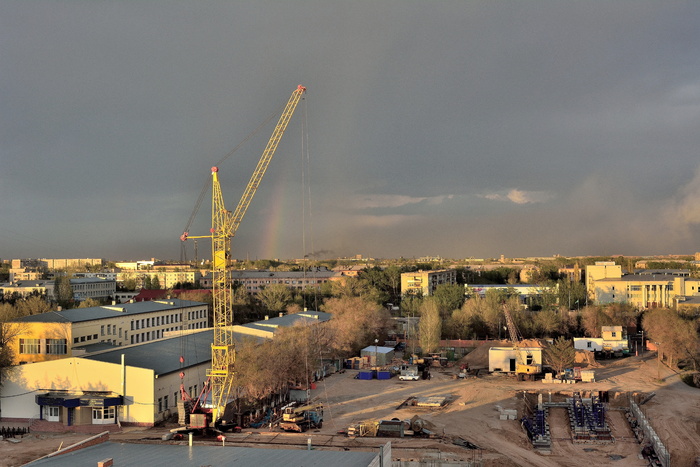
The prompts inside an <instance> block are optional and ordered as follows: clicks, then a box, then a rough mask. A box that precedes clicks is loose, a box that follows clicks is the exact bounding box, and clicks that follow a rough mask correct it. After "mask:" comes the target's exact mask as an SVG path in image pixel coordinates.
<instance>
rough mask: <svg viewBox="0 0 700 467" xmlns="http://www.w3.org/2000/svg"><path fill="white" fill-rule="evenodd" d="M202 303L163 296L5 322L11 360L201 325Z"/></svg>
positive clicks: (66, 353) (72, 352)
mask: <svg viewBox="0 0 700 467" xmlns="http://www.w3.org/2000/svg"><path fill="white" fill-rule="evenodd" d="M208 316H209V311H208V305H207V304H206V303H201V302H193V301H189V300H180V299H168V300H157V301H151V302H138V303H126V304H121V305H113V306H102V307H91V308H76V309H72V310H63V311H51V312H48V313H42V314H39V315H31V316H25V317H22V318H19V319H17V320H15V321H12V322H8V323H6V324H5V325H4V326H5V328H6V333H8V334H9V335H11V336H13V337H12V339H11V340H10V343H9V346H10V348H11V349H12V350H13V353H14V363H15V364H23V363H31V362H43V361H48V360H57V359H61V358H67V357H75V356H80V355H83V354H84V353H85V352H86V348H88V347H89V346H90V345H93V344H108V345H113V346H124V345H131V344H140V343H144V342H150V341H153V340H156V339H160V338H162V337H164V334H165V333H166V332H171V331H180V330H191V329H204V328H206V327H207V326H208V324H207V323H208Z"/></svg>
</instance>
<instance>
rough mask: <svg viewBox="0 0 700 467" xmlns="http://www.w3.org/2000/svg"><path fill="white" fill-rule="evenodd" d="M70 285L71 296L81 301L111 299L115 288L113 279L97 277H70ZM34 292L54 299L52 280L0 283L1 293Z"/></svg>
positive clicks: (115, 284)
mask: <svg viewBox="0 0 700 467" xmlns="http://www.w3.org/2000/svg"><path fill="white" fill-rule="evenodd" d="M70 285H71V288H72V289H73V298H74V299H75V300H77V301H83V300H85V299H87V298H92V299H95V300H111V299H112V297H114V293H115V292H116V290H117V283H116V282H115V281H113V280H108V279H101V278H98V277H92V278H89V277H85V278H75V279H71V280H70ZM35 293H38V294H40V295H43V296H45V297H46V299H47V300H54V299H55V296H54V281H53V280H40V281H20V282H14V283H7V284H0V294H3V295H8V294H9V295H13V294H17V296H20V297H27V296H29V295H32V294H35Z"/></svg>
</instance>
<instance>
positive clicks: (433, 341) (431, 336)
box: [418, 298, 442, 353]
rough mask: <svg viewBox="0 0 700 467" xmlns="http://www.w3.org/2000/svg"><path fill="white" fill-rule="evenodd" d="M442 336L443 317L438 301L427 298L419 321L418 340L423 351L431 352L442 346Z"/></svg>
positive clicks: (422, 306) (422, 305)
mask: <svg viewBox="0 0 700 467" xmlns="http://www.w3.org/2000/svg"><path fill="white" fill-rule="evenodd" d="M441 336H442V318H441V317H440V309H439V308H438V304H437V302H436V301H435V300H434V299H433V298H426V299H425V300H423V303H422V304H421V316H420V321H419V322H418V340H419V342H420V346H421V349H422V350H423V353H430V352H434V351H436V350H438V349H439V348H440V338H441Z"/></svg>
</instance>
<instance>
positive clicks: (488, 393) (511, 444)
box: [0, 354, 700, 467]
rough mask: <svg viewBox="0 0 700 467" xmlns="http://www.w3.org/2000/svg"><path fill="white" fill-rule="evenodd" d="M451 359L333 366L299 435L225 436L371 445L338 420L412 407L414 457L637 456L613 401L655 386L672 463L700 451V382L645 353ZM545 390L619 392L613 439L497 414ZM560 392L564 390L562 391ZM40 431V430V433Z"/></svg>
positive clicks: (615, 459)
mask: <svg viewBox="0 0 700 467" xmlns="http://www.w3.org/2000/svg"><path fill="white" fill-rule="evenodd" d="M456 372H457V369H456V367H453V368H445V369H434V370H433V372H432V379H431V380H421V381H406V382H403V381H399V380H398V379H397V378H392V379H390V380H370V381H365V380H359V379H354V378H353V377H354V374H355V373H356V372H353V371H350V370H349V371H347V372H345V373H343V374H335V375H332V376H330V377H328V378H326V379H325V380H323V381H320V382H319V383H318V386H317V389H315V390H312V391H311V396H312V398H314V399H315V400H318V401H319V402H321V403H323V404H324V407H325V413H324V425H323V428H322V429H320V430H314V431H312V432H307V433H304V434H301V435H291V434H287V433H281V432H279V431H276V430H273V431H272V432H271V431H270V430H269V429H261V430H245V431H244V432H243V433H239V434H229V435H228V440H229V441H228V443H230V444H239V445H250V446H255V445H261V444H266V445H277V446H279V445H286V444H294V445H299V446H305V445H306V442H307V439H308V438H311V440H312V444H313V445H315V446H319V447H320V446H326V447H335V448H337V449H342V448H352V447H365V448H367V449H376V448H377V447H378V446H379V445H381V444H383V443H384V442H386V441H387V440H389V438H382V439H377V438H357V439H351V438H348V437H345V436H343V435H339V434H338V432H342V431H345V430H347V428H348V427H349V426H350V425H352V424H355V423H358V422H360V421H364V420H370V419H374V420H379V419H392V418H398V419H400V420H405V419H410V418H411V417H412V416H414V415H419V416H420V417H422V418H424V419H425V420H428V421H429V422H431V423H433V424H434V426H435V432H436V434H437V435H439V438H438V439H415V438H391V442H392V453H393V457H394V459H404V460H410V459H414V460H418V459H420V458H435V457H440V458H441V459H443V460H444V459H453V460H461V461H469V460H473V459H483V461H484V465H485V466H496V465H498V466H508V465H513V466H516V465H518V466H533V467H534V466H551V467H555V466H568V465H571V466H574V465H581V464H584V463H586V464H593V465H597V466H619V467H622V466H644V465H647V464H646V462H645V461H643V460H642V459H640V457H639V453H640V451H641V447H640V445H639V444H638V443H637V442H636V440H635V439H634V437H633V435H632V432H631V430H630V429H629V427H628V425H627V423H626V420H625V418H624V414H623V412H622V411H618V410H615V406H619V405H623V403H624V401H625V400H626V397H627V392H643V393H649V392H655V393H656V395H655V396H654V397H653V398H652V399H651V400H650V401H649V402H648V403H646V404H645V405H644V406H643V407H644V410H645V412H646V414H647V416H648V417H650V418H651V420H652V425H653V427H654V429H655V430H656V432H657V433H658V435H659V436H660V437H661V439H662V441H663V442H664V443H665V444H666V446H667V448H668V449H669V451H670V452H671V458H672V464H673V465H679V466H686V465H688V466H692V465H693V463H694V461H695V458H696V456H700V433H699V432H698V427H699V426H700V397H699V396H700V390H698V389H694V388H690V387H688V386H686V385H685V384H683V383H682V382H681V381H680V379H679V377H678V376H677V375H675V374H674V373H673V372H672V371H671V370H669V369H668V368H666V367H665V366H663V365H658V364H657V361H656V360H655V359H654V355H652V354H649V355H648V356H646V357H629V358H626V359H622V360H612V361H608V362H603V363H601V364H600V367H599V368H596V379H597V382H595V383H578V384H575V385H551V384H543V383H542V382H517V381H515V379H514V378H512V377H508V376H499V375H485V376H480V377H478V378H471V379H467V380H461V379H456V378H454V375H455V374H456ZM550 390H551V391H552V393H553V398H556V397H557V395H556V393H557V392H559V391H561V392H565V393H569V394H570V393H571V392H572V391H583V392H584V393H585V394H588V393H590V392H592V391H601V390H602V391H610V392H611V393H619V394H618V397H617V399H615V400H611V404H610V406H611V410H609V411H608V422H609V424H610V426H611V428H612V430H613V435H614V436H615V438H616V442H615V443H614V444H611V445H574V444H573V443H572V442H571V438H570V432H569V427H568V419H567V416H566V413H565V411H564V409H561V411H557V410H553V411H552V412H551V414H550V420H549V422H550V426H551V433H552V437H553V442H552V453H551V454H550V455H543V454H539V453H537V452H535V451H534V450H533V449H532V447H531V445H530V443H529V441H528V439H527V437H526V435H525V433H524V430H523V429H522V428H521V426H520V422H519V421H518V420H500V418H499V413H500V412H499V409H516V410H517V411H518V418H519V417H521V416H522V414H523V408H524V404H525V402H524V395H523V391H542V392H543V393H544V397H545V399H547V398H548V397H549V391H550ZM439 395H443V396H450V397H451V399H452V402H451V403H450V404H449V405H447V406H444V407H441V408H438V409H430V408H416V407H408V408H406V407H404V408H401V409H398V410H397V407H398V406H399V405H400V404H401V403H402V402H404V401H405V400H406V399H407V398H409V397H410V396H419V397H420V396H425V397H427V396H439ZM561 397H564V396H563V395H562V396H561ZM166 431H167V429H163V428H154V429H151V430H127V431H125V432H123V433H119V434H116V435H113V436H112V439H114V440H129V439H131V440H139V439H143V438H150V439H160V436H161V434H162V433H164V432H166ZM41 438H44V439H41ZM84 438H85V436H84V435H75V434H71V435H64V436H63V437H59V436H56V435H44V436H42V435H41V434H32V435H30V436H29V437H27V438H25V439H23V440H22V442H21V443H18V444H12V443H9V442H8V441H3V442H2V443H1V444H0V455H2V458H3V461H2V464H3V465H21V464H22V463H24V462H28V461H29V460H31V459H36V458H38V457H40V456H42V455H45V454H47V453H49V452H51V451H54V450H56V449H57V447H58V446H59V444H60V443H63V445H64V446H66V445H69V444H71V443H73V442H75V441H77V440H79V439H84ZM459 439H463V440H466V441H469V442H471V443H473V444H476V445H477V446H479V447H480V448H481V449H480V450H477V451H474V450H470V449H467V448H465V447H462V446H459V445H457V444H454V443H453V440H459Z"/></svg>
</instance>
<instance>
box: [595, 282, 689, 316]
mask: <svg viewBox="0 0 700 467" xmlns="http://www.w3.org/2000/svg"><path fill="white" fill-rule="evenodd" d="M589 292H590V293H591V296H592V298H593V299H594V300H595V302H596V303H598V304H601V305H603V304H607V303H628V304H630V305H632V306H634V307H635V308H638V309H646V308H674V307H676V305H677V304H678V303H679V302H682V301H683V300H684V297H692V296H700V279H695V278H690V277H687V276H680V275H673V274H627V275H624V276H621V277H618V278H605V279H598V280H596V281H595V282H594V285H593V286H592V288H591V289H589Z"/></svg>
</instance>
